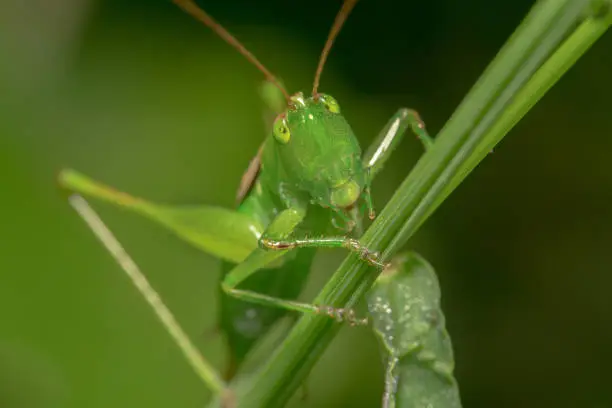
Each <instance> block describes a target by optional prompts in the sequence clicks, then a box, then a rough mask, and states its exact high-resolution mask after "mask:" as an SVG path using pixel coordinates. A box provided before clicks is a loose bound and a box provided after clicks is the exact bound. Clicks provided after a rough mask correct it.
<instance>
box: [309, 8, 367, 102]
mask: <svg viewBox="0 0 612 408" xmlns="http://www.w3.org/2000/svg"><path fill="white" fill-rule="evenodd" d="M355 4H357V0H345V2H344V4H343V5H342V8H341V9H340V11H339V12H338V15H336V20H335V21H334V25H333V26H332V28H331V30H330V32H329V36H327V42H326V43H325V47H324V48H323V52H321V58H320V59H319V66H318V67H317V72H316V74H315V79H314V84H313V86H312V96H313V97H315V98H316V96H317V91H318V89H319V81H320V80H321V73H322V72H323V67H324V66H325V61H327V56H328V55H329V51H330V50H331V47H332V45H333V44H334V40H335V39H336V37H337V36H338V33H339V32H340V29H341V28H342V25H343V24H344V22H345V21H346V18H347V17H348V15H349V14H350V13H351V10H352V9H353V7H355Z"/></svg>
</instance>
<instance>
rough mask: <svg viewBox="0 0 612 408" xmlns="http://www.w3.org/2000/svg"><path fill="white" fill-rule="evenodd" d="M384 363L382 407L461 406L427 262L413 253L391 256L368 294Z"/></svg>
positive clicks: (435, 284) (432, 273)
mask: <svg viewBox="0 0 612 408" xmlns="http://www.w3.org/2000/svg"><path fill="white" fill-rule="evenodd" d="M368 310H369V312H370V318H371V321H372V327H373V330H374V333H375V334H376V335H377V337H378V338H379V340H380V343H381V346H382V347H381V349H382V354H383V361H385V365H386V367H385V368H386V376H385V393H384V397H383V398H384V401H385V402H386V404H385V405H384V406H385V407H395V406H397V407H407V408H408V407H416V406H427V407H432V408H442V407H443V408H451V407H461V400H460V398H459V387H458V385H457V381H456V380H455V378H454V376H453V369H454V366H455V362H454V358H453V349H452V345H451V340H450V336H449V335H448V332H447V331H446V327H445V319H444V313H443V312H442V309H441V307H440V284H439V283H438V278H437V276H436V273H435V271H434V269H433V268H432V266H431V265H430V264H429V263H428V262H427V261H425V260H424V259H423V258H422V257H420V256H419V255H417V254H415V253H405V254H401V255H399V256H397V257H395V258H394V260H393V261H392V266H391V267H390V268H388V269H387V270H385V271H384V272H383V273H382V274H381V275H380V276H379V277H378V279H377V280H376V282H375V283H374V285H373V286H372V290H371V291H370V293H369V294H368Z"/></svg>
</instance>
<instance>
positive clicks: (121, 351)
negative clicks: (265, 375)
mask: <svg viewBox="0 0 612 408" xmlns="http://www.w3.org/2000/svg"><path fill="white" fill-rule="evenodd" d="M531 3H532V2H531V1H525V0H520V1H519V0H515V1H505V2H491V1H485V0H467V1H461V2H459V1H452V0H441V1H437V2H422V1H420V2H418V1H412V0H410V1H391V0H388V1H372V0H370V1H365V0H364V1H361V2H360V3H359V4H358V5H357V7H356V8H355V11H354V13H353V15H352V16H351V17H350V18H349V20H348V23H347V25H346V27H345V29H344V31H343V32H342V33H341V35H340V37H339V39H338V41H337V43H336V46H335V48H334V49H333V51H332V54H331V56H330V59H329V63H328V65H327V68H326V70H325V73H324V75H323V78H322V82H321V90H322V91H323V92H326V93H330V94H332V95H334V96H335V97H336V98H337V99H338V100H339V102H340V104H341V105H342V108H343V112H344V114H345V116H346V117H347V118H348V119H349V121H351V123H352V125H353V128H354V130H355V131H356V133H357V135H358V138H359V139H360V141H361V142H362V144H363V145H364V146H366V145H367V144H368V143H369V141H370V140H371V139H372V138H373V137H374V136H375V134H376V132H377V131H378V130H379V129H380V128H381V127H382V126H383V124H384V123H385V121H386V120H387V118H388V117H390V116H391V115H392V114H393V113H394V112H395V110H396V109H397V108H399V107H401V106H408V107H413V108H415V109H417V110H419V111H420V112H421V114H422V116H423V117H424V119H425V121H426V122H427V125H428V127H429V129H430V131H431V132H432V133H433V134H435V133H436V132H437V131H438V130H439V129H440V127H441V126H442V124H443V123H444V121H445V120H446V119H447V118H448V117H449V115H450V114H451V113H452V111H453V110H454V108H455V107H456V106H457V104H458V103H459V102H460V101H461V99H462V97H463V95H464V94H465V93H466V92H467V91H468V89H469V88H470V86H471V85H472V84H473V83H474V81H475V80H476V79H477V78H478V75H479V74H480V73H481V72H482V70H483V69H484V68H485V67H486V65H487V64H488V62H489V61H490V60H491V59H492V58H493V57H494V55H495V53H496V52H497V50H498V49H499V47H500V46H501V45H502V44H503V43H504V41H505V40H506V38H507V37H508V36H509V35H510V33H511V32H512V31H513V29H514V28H515V27H516V26H517V25H518V24H519V22H520V20H521V18H522V17H523V16H524V15H525V14H526V12H527V11H528V9H529V7H530V6H531ZM200 4H201V5H202V6H203V7H204V8H205V9H206V10H208V11H209V12H210V13H211V14H212V15H213V16H215V17H216V18H217V19H218V20H219V21H220V22H222V23H223V24H224V25H225V26H226V27H227V28H228V29H230V30H231V31H232V32H233V33H234V34H235V35H236V36H237V37H238V38H240V39H241V40H242V41H243V42H244V43H245V44H246V46H247V47H248V48H249V49H250V50H251V51H252V52H253V53H255V54H256V55H257V56H258V57H259V58H260V59H261V60H262V61H263V62H264V63H265V64H266V65H267V66H268V67H269V68H270V69H271V70H272V71H273V72H275V73H278V74H279V75H280V76H281V77H282V79H283V80H284V81H285V83H286V84H287V85H288V87H289V89H290V91H297V90H304V91H308V90H309V89H310V87H311V82H312V77H313V73H314V70H315V67H316V63H317V59H318V55H319V52H320V50H321V48H322V46H323V43H324V41H325V38H326V36H327V33H328V30H329V27H330V25H331V22H332V21H333V18H334V15H335V13H336V11H337V9H338V7H339V6H340V2H339V1H333V0H308V1H305V0H304V1H291V2H289V1H286V0H266V1H258V2H254V1H251V0H224V1H213V0H210V1H204V0H202V1H200ZM610 49H612V36H611V35H610V34H608V35H606V36H604V37H603V38H602V39H601V40H600V41H599V42H598V43H597V44H596V45H595V47H594V48H593V49H592V50H591V51H590V52H589V53H588V54H587V55H586V57H585V58H583V59H582V60H581V61H579V63H578V64H577V66H575V67H574V68H572V69H571V70H570V72H569V73H568V74H567V75H566V76H565V77H564V78H563V79H562V80H561V82H560V83H559V84H558V86H556V87H555V88H554V89H553V90H552V91H551V92H550V93H549V94H548V95H547V96H546V97H545V98H544V99H543V100H542V101H541V103H539V104H538V105H537V106H536V107H535V109H534V110H533V111H532V112H530V113H529V114H528V116H527V117H526V118H525V119H524V120H523V121H522V122H521V123H520V124H519V125H518V126H517V127H516V128H515V129H514V130H513V131H512V132H511V133H510V134H509V135H508V137H507V138H506V139H505V140H504V142H503V143H502V145H501V146H499V147H498V148H497V149H496V150H495V153H494V154H492V155H490V156H489V157H488V158H487V159H486V160H485V161H484V162H483V164H482V165H480V166H479V167H478V168H477V169H476V171H475V172H474V174H473V175H471V176H470V177H469V178H468V179H467V181H466V182H465V183H464V184H463V185H461V186H460V187H459V189H458V190H457V191H456V192H455V193H454V194H453V195H452V196H451V197H450V199H449V200H448V201H447V202H445V203H444V204H443V206H442V207H441V208H440V209H439V210H438V211H437V212H436V214H434V216H433V217H432V218H431V220H430V221H429V222H428V223H426V225H425V226H424V227H423V228H422V229H421V231H420V232H419V233H418V234H417V236H416V237H415V238H414V239H413V240H412V241H411V242H410V243H409V247H410V248H413V249H416V250H418V251H419V252H421V253H422V254H423V255H424V256H425V257H426V258H428V259H429V261H430V262H431V263H432V264H433V265H434V267H435V268H436V269H437V271H438V272H439V276H440V280H441V284H442V289H443V294H444V299H443V306H444V310H445V312H446V315H447V319H448V329H449V331H450V333H451V335H452V338H453V342H454V348H455V353H456V362H457V370H456V373H457V377H458V380H459V383H460V386H461V391H462V397H463V401H464V405H465V406H466V407H491V406H495V407H553V406H554V407H576V406H581V407H593V408H599V407H612V387H610V373H609V367H610V365H611V363H612V347H611V345H612V330H611V327H612V296H611V295H610V288H611V286H612V274H611V272H612V250H611V249H610V243H611V239H610V238H611V231H612V211H611V209H612V161H611V160H610V159H609V155H610V151H612V150H611V149H612V137H611V136H612V120H611V119H610V118H611V116H610V112H611V102H610V95H611V94H612V79H611V76H610V73H611V72H612V53H611V52H610ZM261 79H262V78H261V75H260V74H259V73H258V72H257V71H256V70H255V69H254V68H253V67H252V66H251V65H249V64H248V63H247V62H245V60H244V59H243V57H242V56H240V55H238V54H237V53H236V52H235V51H233V50H232V49H231V48H229V47H228V46H227V45H226V44H224V43H223V42H222V41H220V40H219V39H218V38H217V37H215V36H214V35H213V34H212V33H211V32H210V30H208V29H207V28H205V27H202V26H200V25H199V24H198V23H197V22H195V21H193V20H192V19H191V18H189V17H188V16H186V15H185V14H183V13H182V12H181V11H180V10H178V9H177V8H176V7H175V6H173V5H172V4H171V3H170V2H169V1H162V0H157V1H130V2H126V1H118V0H115V1H94V0H55V1H53V2H49V1H46V0H34V1H31V2H18V1H16V0H8V1H4V2H1V3H0V135H1V136H0V177H1V178H2V183H1V184H2V193H1V194H2V195H1V200H0V205H1V210H2V211H1V212H0V214H1V216H2V219H1V220H0V225H1V227H0V228H1V232H2V234H1V236H2V238H1V239H2V245H0V271H1V274H2V275H1V280H0V319H1V322H2V323H1V326H0V407H2V408H26V407H27V408H42V407H45V408H47V407H49V408H51V407H111V406H112V407H138V406H147V407H149V408H154V407H171V406H172V407H201V406H203V404H204V403H205V401H206V400H207V398H208V393H207V391H206V390H205V389H204V387H203V386H202V384H201V383H200V382H199V381H198V379H197V378H196V376H195V375H194V374H193V373H192V371H191V368H190V367H189V366H188V365H187V364H186V363H185V361H184V360H183V358H182V356H181V354H180V353H179V352H178V351H177V349H176V347H175V346H174V345H173V343H172V342H171V341H170V339H169V337H168V336H167V334H166V333H165V332H164V331H163V330H162V329H161V327H160V325H159V324H158V323H157V321H156V320H155V317H154V316H153V315H152V313H151V312H150V310H149V309H148V308H147V306H146V305H145V303H144V302H143V300H142V299H141V298H140V296H139V294H138V293H137V292H136V291H135V289H134V288H133V287H132V286H131V283H130V282H129V281H128V280H127V279H126V278H125V276H124V275H123V273H122V272H121V271H120V269H119V268H118V267H117V266H116V265H115V264H114V263H113V261H112V259H111V258H110V256H109V255H108V254H107V253H106V252H105V250H104V249H103V248H101V247H100V245H99V244H98V242H97V241H96V239H95V238H94V237H93V236H92V234H91V233H90V232H89V231H88V230H87V229H86V227H85V226H84V224H83V222H82V221H81V220H80V219H79V218H78V217H77V216H76V215H75V214H74V213H72V211H71V209H70V208H69V206H68V205H67V204H66V202H65V200H64V196H62V194H61V193H60V191H59V189H58V188H57V187H56V184H55V176H56V173H57V171H58V170H59V169H61V168H63V167H72V168H75V169H78V170H80V171H82V172H84V173H85V174H87V175H90V176H92V177H94V178H96V179H98V180H101V181H103V182H106V183H108V184H110V185H113V186H116V187H117V188H120V189H122V190H125V191H129V192H131V193H133V194H136V195H140V196H143V197H147V198H150V199H153V200H157V201H163V202H168V203H208V204H218V205H225V206H231V205H232V203H233V198H234V192H235V189H236V187H237V185H238V181H239V179H240V176H241V174H242V171H243V170H244V169H245V167H246V165H247V164H248V161H249V159H250V158H251V156H252V155H253V154H254V153H255V152H256V150H257V147H258V145H259V143H260V141H261V140H262V138H263V137H264V131H265V130H264V127H263V121H262V103H261V101H260V100H259V98H258V94H257V86H258V85H259V81H260V80H261ZM420 154H421V147H420V146H419V144H418V143H417V141H416V140H414V138H407V141H406V142H405V143H403V144H402V146H401V148H400V149H399V151H398V152H397V153H396V154H395V157H394V158H393V159H392V161H391V163H390V164H389V165H388V166H387V168H386V169H385V171H384V172H383V174H382V175H381V176H379V178H378V180H377V181H376V183H375V186H374V196H375V202H376V204H377V206H378V208H382V206H383V205H384V203H385V202H386V200H387V199H388V198H389V197H390V195H391V194H392V193H393V190H394V189H395V188H396V186H397V185H398V184H399V182H400V181H401V180H402V179H403V178H404V177H405V175H406V174H407V173H408V172H409V171H410V168H411V166H412V165H413V164H414V162H415V160H416V159H417V158H418V156H419V155H420ZM96 204H97V203H96ZM96 208H97V209H98V210H99V211H100V212H101V214H102V216H103V217H104V218H105V220H106V221H107V222H108V224H109V225H110V227H111V228H112V229H113V230H114V232H115V233H116V234H117V235H118V237H119V238H120V239H121V240H122V242H123V243H124V244H125V246H126V248H127V249H128V250H129V252H130V253H131V254H132V255H133V257H134V258H135V259H136V261H137V262H138V263H139V264H140V266H141V267H142V268H143V270H144V271H145V272H146V273H147V276H148V277H149V278H150V280H151V282H152V284H153V285H154V286H155V287H156V288H157V289H158V290H159V291H160V292H161V294H162V296H163V298H164V299H165V301H166V302H167V304H168V305H169V307H170V308H171V309H172V310H173V311H174V312H175V313H176V315H177V317H178V319H179V320H180V322H181V323H182V324H183V325H184V327H185V328H186V330H187V331H188V332H189V333H190V335H191V336H192V337H193V338H194V339H196V341H197V343H198V345H199V346H200V347H201V349H202V351H203V352H204V354H205V355H206V356H207V357H209V358H210V359H211V360H212V361H214V362H215V364H217V365H218V366H219V367H221V366H222V364H223V361H224V355H223V348H222V342H221V340H220V339H219V338H212V339H211V338H207V337H206V336H205V335H204V334H203V333H205V332H206V330H207V329H209V328H210V327H211V326H212V325H213V324H214V319H215V313H216V301H215V300H216V299H215V296H216V294H217V286H216V285H217V277H218V272H219V270H218V266H219V264H218V262H217V260H215V259H214V258H212V257H210V256H208V255H206V254H203V253H200V252H198V251H197V250H195V249H193V248H192V247H190V246H188V245H187V244H184V243H183V242H181V241H179V240H178V239H176V238H175V237H174V236H173V235H171V234H170V233H168V232H166V231H165V230H163V229H162V228H159V227H157V226H156V225H153V224H151V223H150V222H148V221H146V220H143V219H141V218H138V217H137V216H134V215H132V214H128V213H125V212H122V211H119V210H117V209H115V208H111V207H109V206H106V205H96ZM343 256H344V253H343V252H342V251H328V252H324V253H323V254H322V255H321V256H319V257H318V258H317V261H316V267H315V270H314V271H313V279H312V281H311V282H310V283H309V286H308V288H307V290H306V292H305V293H304V294H303V299H312V297H313V296H314V294H315V293H316V292H317V291H318V289H319V288H320V287H321V285H323V284H324V282H325V280H326V279H327V278H328V277H329V276H330V273H331V271H332V270H333V269H334V267H335V266H336V265H337V264H338V262H339V261H340V260H341V259H342V258H343ZM381 375H382V369H381V367H380V363H379V357H378V350H377V344H376V341H375V339H374V338H373V336H372V335H371V334H370V333H369V332H368V331H367V330H364V329H351V328H344V329H343V330H342V332H341V334H340V335H339V336H338V337H337V338H336V340H335V341H334V342H333V343H332V345H331V347H330V348H329V350H328V351H327V353H326V354H325V356H324V358H323V359H322V360H321V362H320V363H319V364H318V365H317V366H316V368H315V370H314V372H313V374H312V376H311V378H310V380H309V383H308V386H309V387H308V389H309V394H308V397H307V398H306V400H301V399H300V398H299V396H296V397H295V398H294V401H293V402H292V406H294V407H356V406H359V407H361V406H363V407H374V406H379V401H380V392H381V389H382V377H381Z"/></svg>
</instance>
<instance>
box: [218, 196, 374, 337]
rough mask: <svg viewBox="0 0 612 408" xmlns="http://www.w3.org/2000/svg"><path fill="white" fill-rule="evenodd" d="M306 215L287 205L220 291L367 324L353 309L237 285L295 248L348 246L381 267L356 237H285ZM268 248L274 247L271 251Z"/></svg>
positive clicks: (238, 296)
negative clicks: (295, 298)
mask: <svg viewBox="0 0 612 408" xmlns="http://www.w3.org/2000/svg"><path fill="white" fill-rule="evenodd" d="M305 215H306V212H305V210H302V209H296V208H290V209H287V210H284V211H283V212H281V213H280V214H279V215H278V216H277V217H276V218H275V219H274V221H273V222H272V223H271V224H270V226H269V227H268V228H267V230H266V232H265V233H264V235H263V236H262V237H261V239H260V243H261V245H262V246H263V247H264V248H258V249H256V250H255V251H253V252H252V253H251V254H250V255H249V256H248V257H247V258H246V259H245V260H244V262H242V263H240V264H238V265H237V266H236V267H235V268H234V269H232V270H231V271H230V272H229V273H228V274H227V275H226V276H225V279H224V280H223V282H222V283H221V287H222V289H223V291H225V292H226V293H227V294H228V295H230V296H234V297H236V298H238V299H241V300H244V301H247V302H252V303H258V304H262V305H266V306H274V307H280V308H283V309H287V310H291V311H296V312H300V313H309V314H324V315H327V316H329V317H331V318H334V319H336V320H338V321H345V322H348V323H350V324H352V325H355V324H366V320H364V319H359V318H357V317H356V316H355V314H354V312H353V311H352V310H348V309H335V308H332V307H327V306H317V305H313V304H309V303H302V302H296V301H292V300H286V299H280V298H276V297H272V296H268V295H265V294H262V293H257V292H253V291H249V290H242V289H238V288H237V287H238V285H240V283H242V282H244V281H245V280H246V279H247V278H248V277H249V276H251V275H253V274H254V273H256V272H257V271H258V270H259V269H261V268H263V267H265V266H267V265H269V264H270V263H271V262H273V261H275V260H276V259H278V258H280V257H282V256H283V255H285V254H286V253H287V251H288V250H291V249H294V248H298V247H305V246H316V247H324V246H326V247H350V249H351V250H354V251H358V252H360V253H364V257H366V258H368V259H369V260H370V261H371V263H373V264H376V265H381V267H382V262H380V261H379V260H378V258H377V257H376V256H375V254H374V253H373V252H371V251H366V250H365V248H363V247H362V246H361V245H360V244H359V242H358V241H356V240H349V239H347V238H322V239H317V240H308V239H305V240H304V239H303V240H295V239H288V237H289V236H290V235H291V233H292V232H293V230H294V229H295V227H296V226H297V225H298V224H299V223H301V222H302V220H303V219H304V216H305ZM345 241H349V243H348V244H347V243H345ZM266 248H267V249H266ZM268 249H275V250H273V251H270V250H268Z"/></svg>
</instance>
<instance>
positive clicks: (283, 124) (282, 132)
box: [272, 115, 291, 144]
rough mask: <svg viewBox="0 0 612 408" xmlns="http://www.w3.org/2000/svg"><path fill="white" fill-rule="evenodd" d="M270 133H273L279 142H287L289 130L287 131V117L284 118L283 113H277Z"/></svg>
mask: <svg viewBox="0 0 612 408" xmlns="http://www.w3.org/2000/svg"><path fill="white" fill-rule="evenodd" d="M272 133H274V138H275V139H276V140H277V141H279V142H280V143H282V144H287V143H289V140H290V139H291V132H290V131H289V126H287V119H286V118H285V115H279V116H278V117H277V118H276V120H275V121H274V126H273V129H272Z"/></svg>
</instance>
